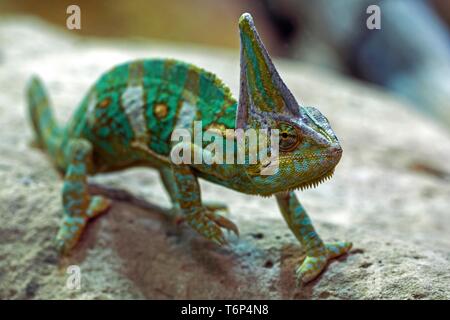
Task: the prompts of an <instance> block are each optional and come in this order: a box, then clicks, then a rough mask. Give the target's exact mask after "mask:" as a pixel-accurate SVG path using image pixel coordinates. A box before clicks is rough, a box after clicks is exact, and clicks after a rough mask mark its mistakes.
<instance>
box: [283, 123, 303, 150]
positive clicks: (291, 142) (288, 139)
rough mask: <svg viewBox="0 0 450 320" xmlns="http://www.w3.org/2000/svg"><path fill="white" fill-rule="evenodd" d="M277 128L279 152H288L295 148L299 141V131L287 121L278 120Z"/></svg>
mask: <svg viewBox="0 0 450 320" xmlns="http://www.w3.org/2000/svg"><path fill="white" fill-rule="evenodd" d="M278 130H279V137H280V140H279V148H280V151H281V152H290V151H293V150H295V148H297V146H298V145H299V144H300V142H301V135H300V131H299V130H298V129H297V128H296V127H295V126H293V125H291V124H289V123H287V122H280V123H279V125H278Z"/></svg>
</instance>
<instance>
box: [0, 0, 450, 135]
mask: <svg viewBox="0 0 450 320" xmlns="http://www.w3.org/2000/svg"><path fill="white" fill-rule="evenodd" d="M71 4H76V5H78V6H79V7H80V8H81V21H82V26H81V30H76V31H75V32H76V33H78V34H80V35H81V36H95V37H108V38H127V39H158V40H163V41H168V42H178V43H189V44H190V45H192V44H199V45H208V46H216V47H224V48H230V49H233V50H238V48H239V38H238V34H237V25H236V22H237V18H238V17H239V16H240V14H241V13H243V12H246V11H248V12H250V13H252V15H253V17H254V19H255V20H256V23H257V25H258V29H259V31H260V33H261V34H262V35H263V40H264V43H265V44H266V46H267V47H268V49H269V52H271V54H272V55H273V56H274V57H283V58H288V59H298V60H301V61H303V62H306V63H309V64H314V65H317V66H320V67H323V68H327V69H329V70H333V71H335V72H337V73H344V74H347V75H349V76H352V77H355V78H358V79H360V80H363V81H368V82H371V83H373V84H375V85H378V86H382V87H385V88H386V89H388V90H390V91H392V92H393V93H394V94H398V95H400V96H403V97H405V98H406V99H408V100H410V101H411V102H412V105H414V106H415V107H416V108H417V109H419V110H420V111H421V112H423V113H424V114H427V115H428V116H430V117H431V118H434V119H437V120H439V123H441V124H443V125H444V126H446V127H448V128H450V36H449V25H450V1H448V0H389V1H386V0H385V1H378V0H339V1H331V0H254V1H238V0H227V1H219V0H191V1H185V0H170V1H159V0H134V1H119V0H110V1H106V0H97V1H88V0H77V1H66V0H59V1H48V0H47V1H43V0H41V1H30V0H3V1H1V2H0V18H1V16H4V15H17V14H25V15H33V16H38V17H40V18H42V19H44V20H46V21H48V22H50V23H52V24H54V25H55V26H58V27H60V28H63V29H66V19H67V16H68V15H67V14H66V9H67V7H68V6H69V5H71ZM373 4H376V5H378V6H379V7H380V14H381V15H380V17H381V20H380V21H381V25H380V26H381V29H379V30H369V29H368V28H367V26H366V21H367V19H368V18H369V16H370V15H371V14H370V13H367V12H366V10H367V8H368V6H369V5H373Z"/></svg>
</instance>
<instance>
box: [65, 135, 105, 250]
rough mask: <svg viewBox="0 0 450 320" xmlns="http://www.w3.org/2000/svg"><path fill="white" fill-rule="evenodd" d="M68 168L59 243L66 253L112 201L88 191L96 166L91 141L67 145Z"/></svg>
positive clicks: (73, 142)
mask: <svg viewBox="0 0 450 320" xmlns="http://www.w3.org/2000/svg"><path fill="white" fill-rule="evenodd" d="M66 154H67V164H68V165H67V170H66V173H65V177H64V185H63V190H62V202H63V208H64V216H63V221H62V223H61V226H60V228H59V231H58V234H57V236H56V246H57V248H58V250H59V251H60V253H61V254H66V253H68V252H69V251H70V249H72V248H73V247H74V246H75V245H76V244H77V243H78V240H79V238H80V236H81V234H82V233H83V231H84V229H85V227H86V224H87V222H88V220H89V219H91V218H94V217H95V216H97V215H99V214H100V213H103V212H105V211H106V210H107V209H108V208H109V206H110V201H109V200H108V199H106V198H104V197H102V196H91V195H90V194H89V192H88V185H87V175H88V172H89V168H91V166H92V145H91V143H90V142H88V141H87V140H83V139H72V140H70V142H69V143H68V147H67V152H66Z"/></svg>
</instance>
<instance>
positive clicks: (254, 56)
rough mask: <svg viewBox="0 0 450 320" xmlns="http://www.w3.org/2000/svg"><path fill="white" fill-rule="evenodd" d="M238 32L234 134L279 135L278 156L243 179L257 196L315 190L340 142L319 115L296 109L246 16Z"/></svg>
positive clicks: (327, 172)
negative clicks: (238, 78) (250, 131)
mask: <svg viewBox="0 0 450 320" xmlns="http://www.w3.org/2000/svg"><path fill="white" fill-rule="evenodd" d="M239 30H240V36H241V71H240V72H241V75H240V76H241V81H240V94H239V104H238V110H237V115H236V128H242V129H247V128H254V129H268V130H272V129H278V133H279V139H278V144H279V154H278V156H277V157H272V159H271V160H270V161H266V162H264V161H263V162H262V163H258V164H257V165H248V166H247V168H246V169H247V170H246V172H247V176H248V177H250V179H251V180H252V182H253V184H254V186H255V189H256V190H257V193H259V194H262V195H271V194H273V193H277V192H281V191H287V190H292V189H296V188H307V187H311V186H315V185H317V184H318V183H320V182H322V181H323V180H325V179H327V178H329V177H331V175H332V174H333V172H334V168H335V166H336V165H337V163H338V162H339V160H340V158H341V155H342V148H341V146H340V144H339V141H338V139H337V137H336V135H335V134H334V132H333V130H332V129H331V126H330V124H329V122H328V120H327V119H326V118H325V116H324V115H322V113H321V112H320V111H319V110H317V109H315V108H313V107H303V106H299V104H298V103H297V101H296V99H295V98H294V96H293V95H292V93H291V92H290V90H289V89H288V88H287V86H286V85H285V84H284V82H283V80H282V79H281V77H280V75H279V74H278V71H277V70H276V68H275V66H274V64H273V63H272V60H271V58H270V56H269V54H268V52H267V50H266V49H265V47H264V44H263V43H262V41H261V39H260V37H259V35H258V32H257V31H256V28H255V26H254V23H253V19H252V17H251V16H250V14H248V13H244V14H243V15H242V16H241V18H240V19H239ZM270 168H275V169H274V170H271V169H270ZM264 172H266V173H264ZM267 172H270V173H267Z"/></svg>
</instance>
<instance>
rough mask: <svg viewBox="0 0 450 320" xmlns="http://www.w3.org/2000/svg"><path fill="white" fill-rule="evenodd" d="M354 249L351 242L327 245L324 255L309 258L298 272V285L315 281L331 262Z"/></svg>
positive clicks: (299, 267)
mask: <svg viewBox="0 0 450 320" xmlns="http://www.w3.org/2000/svg"><path fill="white" fill-rule="evenodd" d="M351 248H352V243H351V242H332V243H327V244H325V248H324V250H319V252H323V254H319V255H317V256H307V257H306V258H305V260H304V261H303V263H302V264H301V265H299V266H298V268H297V270H296V276H297V284H298V283H302V284H306V283H308V282H310V281H312V280H314V279H315V278H316V277H317V276H318V275H319V274H320V273H321V272H322V271H323V270H324V269H325V267H326V265H327V263H328V261H329V260H331V259H334V258H337V257H339V256H341V255H343V254H346V253H347V252H348V251H349V250H350V249H351Z"/></svg>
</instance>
